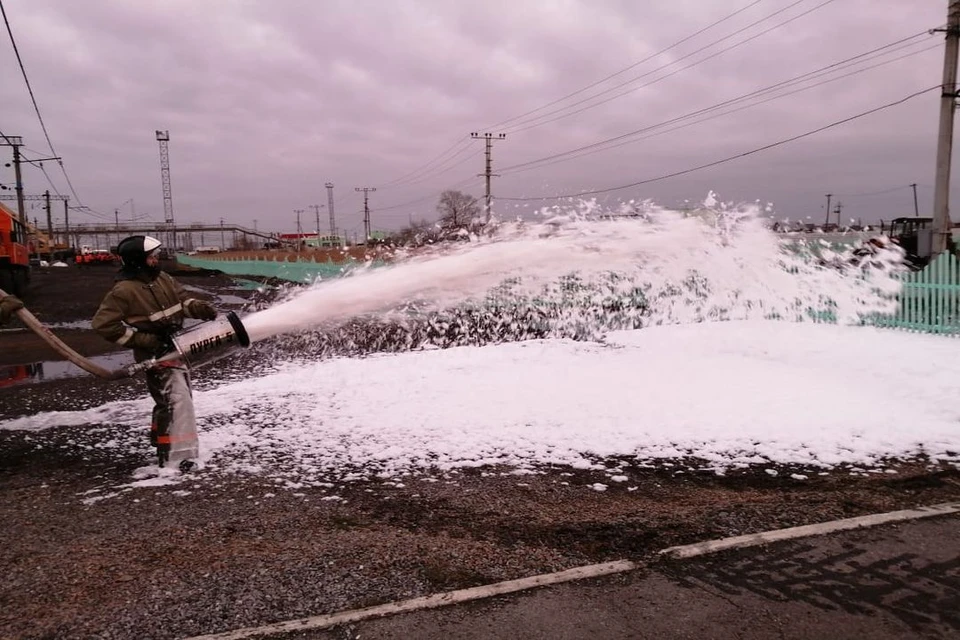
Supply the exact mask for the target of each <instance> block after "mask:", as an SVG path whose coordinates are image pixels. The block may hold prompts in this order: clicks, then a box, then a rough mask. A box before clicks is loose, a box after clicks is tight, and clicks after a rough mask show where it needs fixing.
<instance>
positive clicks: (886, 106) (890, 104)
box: [499, 84, 941, 202]
mask: <svg viewBox="0 0 960 640" xmlns="http://www.w3.org/2000/svg"><path fill="white" fill-rule="evenodd" d="M940 88H941V85H939V84H937V85H934V86H932V87H928V88H926V89H923V90H921V91H917V92H915V93H911V94H910V95H908V96H905V97H903V98H900V99H899V100H895V101H893V102H888V103H887V104H884V105H881V106H879V107H874V108H873V109H870V110H868V111H863V112H861V113H858V114H856V115H853V116H850V117H848V118H844V119H843V120H837V121H836V122H831V123H830V124H827V125H824V126H822V127H819V128H817V129H813V130H811V131H807V132H806V133H801V134H799V135H795V136H792V137H790V138H784V139H783V140H779V141H777V142H773V143H771V144H768V145H764V146H762V147H757V148H756V149H751V150H750V151H744V152H743V153H738V154H736V155H732V156H728V157H726V158H723V159H721V160H715V161H713V162H708V163H706V164H702V165H699V166H696V167H691V168H690V169H684V170H682V171H674V172H673V173H668V174H664V175H662V176H657V177H656V178H648V179H646V180H638V181H636V182H631V183H630V184H624V185H620V186H617V187H610V188H608V189H593V190H591V191H581V192H579V193H571V194H565V195H556V196H541V197H536V198H508V197H500V198H499V199H500V200H512V201H518V202H526V201H532V200H560V199H562V198H577V197H581V196H588V195H595V194H598V193H609V192H611V191H619V190H621V189H628V188H630V187H638V186H640V185H644V184H650V183H651V182H658V181H660V180H666V179H667V178H675V177H677V176H682V175H686V174H688V173H693V172H695V171H700V170H702V169H707V168H710V167H715V166H717V165H721V164H724V163H726V162H730V161H732V160H737V159H739V158H745V157H746V156H750V155H753V154H755V153H760V152H761V151H767V150H769V149H773V148H774V147H779V146H781V145H784V144H787V143H790V142H795V141H796V140H800V139H802V138H807V137H809V136H812V135H814V134H817V133H820V132H821V131H826V130H827V129H832V128H833V127H837V126H839V125H842V124H846V123H848V122H852V121H853V120H857V119H859V118H863V117H865V116H868V115H871V114H874V113H877V112H878V111H883V110H884V109H889V108H890V107H895V106H897V105H900V104H903V103H904V102H907V101H908V100H911V99H913V98H916V97H917V96H920V95H923V94H925V93H929V92H930V91H933V90H934V89H940Z"/></svg>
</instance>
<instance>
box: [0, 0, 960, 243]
mask: <svg viewBox="0 0 960 640" xmlns="http://www.w3.org/2000/svg"><path fill="white" fill-rule="evenodd" d="M824 1H825V0H799V1H798V0H759V1H756V2H754V0H646V1H644V2H638V1H636V0H513V1H510V2H508V1H506V0H490V1H487V2H467V1H466V0H417V1H415V0H392V1H387V0H382V1H381V0H343V1H336V0H324V1H317V0H269V1H268V0H205V1H203V2H198V1H196V0H157V1H156V2H149V3H147V2H139V1H136V0H85V1H84V2H77V1H75V0H3V7H4V9H5V10H6V14H7V18H8V19H9V21H10V26H11V28H12V30H13V34H14V37H15V38H16V41H17V44H18V46H19V49H20V55H21V57H22V59H23V63H24V65H25V67H26V71H27V74H28V77H29V79H30V82H31V84H32V87H33V90H34V93H35V96H36V99H37V102H38V104H39V107H40V111H41V114H42V115H43V117H44V121H45V123H46V125H47V130H48V132H49V134H50V137H51V140H52V141H53V145H54V147H55V149H56V152H57V153H58V154H59V155H61V156H62V157H63V158H64V163H65V167H66V170H67V173H68V175H69V176H70V179H71V181H72V183H73V186H74V187H75V189H76V192H77V193H78V194H79V196H80V198H81V200H82V203H83V204H85V205H88V206H89V207H92V208H93V209H96V210H98V211H100V212H103V213H105V214H108V215H107V217H108V218H109V220H110V221H111V222H112V220H113V211H114V209H115V208H116V209H119V210H120V217H121V220H128V219H130V217H131V216H132V215H136V216H138V217H139V216H149V217H152V218H154V219H157V220H162V218H163V200H162V191H161V182H160V169H159V152H158V147H157V142H156V139H155V133H154V132H155V130H156V129H165V130H169V132H170V138H171V142H170V161H171V175H172V186H173V205H174V215H175V218H176V220H177V222H179V223H190V222H207V223H219V221H220V218H224V220H225V221H226V222H227V223H236V224H243V225H249V226H253V225H254V220H256V221H257V222H256V224H257V226H258V228H259V229H260V230H273V231H291V230H293V229H294V227H295V222H294V221H295V217H296V214H295V213H294V210H295V209H304V210H305V211H304V213H303V214H302V220H303V222H302V224H303V227H304V230H305V231H312V230H313V229H314V227H315V225H316V222H315V220H316V216H315V214H314V212H313V210H312V209H310V205H314V204H321V205H326V202H327V195H326V190H325V188H324V183H325V182H328V181H329V182H333V183H334V184H335V191H334V195H335V197H336V206H335V213H336V216H337V225H338V227H339V228H341V229H343V230H346V231H347V232H348V233H350V234H353V233H355V232H358V231H361V230H362V197H360V195H359V194H357V193H356V192H355V191H354V189H355V188H356V187H361V186H368V187H377V191H376V192H375V193H372V194H370V204H371V209H372V219H373V227H374V228H375V229H396V228H399V227H401V226H404V225H405V224H407V223H408V221H409V220H410V219H411V218H412V219H434V218H435V217H436V212H435V207H436V202H437V198H438V196H439V193H440V192H441V191H442V190H444V189H448V188H456V189H461V190H464V191H466V192H468V193H472V194H474V195H476V196H478V197H481V198H482V196H483V184H482V179H481V178H477V177H476V175H477V174H479V173H481V172H482V171H483V168H484V167H483V163H484V158H483V146H484V145H483V142H482V141H480V140H472V139H470V137H469V134H470V133H471V132H473V131H477V132H486V131H490V132H494V133H500V132H504V133H506V134H507V137H506V138H505V139H504V140H498V141H497V142H496V143H495V144H494V149H493V161H494V170H495V171H497V170H498V169H502V170H503V171H502V173H503V176H502V177H499V178H494V187H493V192H494V195H495V196H500V197H503V198H506V197H539V196H552V195H558V194H571V193H578V192H580V191H582V190H594V189H607V188H610V187H616V186H618V185H623V184H629V183H633V182H638V181H642V180H647V179H650V178H655V177H657V176H661V175H664V174H669V173H673V172H677V171H682V170H685V169H689V168H691V167H696V166H699V165H702V164H706V163H710V162H713V161H715V160H719V159H722V158H725V157H727V156H731V155H736V154H739V153H742V152H745V151H749V150H751V149H754V148H757V147H761V146H764V145H766V144H769V143H772V142H776V141H778V140H781V139H784V138H789V137H792V136H795V135H798V134H802V133H804V132H807V131H810V130H813V129H816V128H819V127H821V126H824V125H827V124H829V123H831V122H834V121H837V120H841V119H844V118H847V117H850V116H854V115H856V114H859V113H862V112H864V111H867V110H869V109H872V108H875V107H878V106H881V105H884V104H887V103H890V102H893V101H895V100H898V99H900V98H903V97H905V96H907V95H909V94H912V93H914V92H917V91H920V90H923V89H927V88H930V87H933V86H934V85H936V84H938V83H939V82H940V81H941V80H940V79H941V73H942V64H943V34H942V33H940V34H936V35H922V36H918V37H917V38H916V39H914V40H910V41H907V42H905V43H904V44H903V45H901V46H902V47H905V48H900V49H895V48H891V49H885V50H883V51H881V52H879V53H877V54H874V55H876V56H879V57H873V58H871V59H869V60H866V61H864V62H863V63H862V64H859V65H858V66H852V67H835V69H837V72H836V73H834V74H833V75H822V76H817V77H816V78H815V79H813V80H812V81H810V82H808V83H807V84H804V85H790V86H788V87H784V88H783V89H782V90H781V91H780V93H766V94H763V95H762V96H761V98H768V97H774V96H777V95H780V94H782V93H783V92H785V91H788V90H790V91H792V90H796V89H800V88H803V87H807V86H810V85H811V84H813V83H815V82H822V81H824V80H829V79H831V78H836V77H837V76H839V75H841V74H844V73H851V72H853V71H857V70H859V69H863V68H865V67H866V66H870V65H875V64H879V63H884V62H888V61H891V60H893V59H894V58H897V57H901V56H907V57H903V58H902V59H900V60H895V61H893V62H890V63H889V64H884V65H883V66H879V67H877V68H874V69H871V70H867V71H864V72H862V73H856V74H855V75H850V76H848V77H845V78H842V79H839V80H836V81H834V82H828V83H825V84H822V85H820V86H817V87H814V88H811V89H809V90H806V91H799V92H797V93H795V94H793V95H790V96H789V97H784V98H780V99H774V100H770V101H768V102H766V103H764V104H760V105H758V106H753V107H750V108H746V109H742V110H740V111H737V112H735V113H730V114H728V115H722V116H720V117H716V118H713V119H710V120H709V121H706V122H702V123H700V124H692V125H691V126H686V127H683V128H680V129H677V130H675V131H666V132H665V131H664V130H663V129H655V130H650V131H648V132H647V133H646V134H645V135H647V136H649V135H650V134H651V133H658V132H659V133H660V135H657V136H655V137H647V138H646V139H642V140H637V139H635V138H634V139H629V138H628V139H624V140H621V142H624V141H630V142H629V143H628V144H623V145H622V146H619V147H617V148H615V149H607V150H603V151H600V152H597V153H593V154H590V155H586V156H584V157H580V158H574V159H566V160H565V161H563V162H556V163H553V164H548V165H546V166H540V167H536V168H532V169H529V168H527V170H519V169H513V170H510V169H509V168H510V167H512V166H514V165H518V164H521V163H525V162H529V161H532V160H537V159H541V158H545V157H548V156H551V155H553V154H557V153H562V152H565V151H570V150H572V149H576V148H579V147H583V146H585V145H590V144H593V143H596V142H600V141H603V140H606V139H609V138H614V137H616V136H621V135H623V134H627V133H630V132H633V131H637V130H641V129H644V128H647V127H650V126H652V125H658V124H661V123H664V122H665V121H670V120H672V119H674V118H677V117H679V116H683V115H685V114H688V113H690V112H695V111H697V110H700V109H704V108H707V107H711V106H713V105H715V104H717V103H721V102H724V101H726V100H730V99H733V98H737V97H739V96H742V95H744V94H748V93H750V92H753V91H756V90H759V89H764V88H766V87H769V86H770V85H774V84H777V83H780V82H782V81H785V80H789V79H791V78H794V77H795V76H798V75H801V74H804V73H807V72H811V71H815V70H817V69H820V68H822V67H825V66H827V65H830V64H833V63H835V62H840V61H842V60H845V59H847V58H850V57H852V56H856V55H859V54H862V53H865V52H867V51H869V50H871V49H875V48H877V47H882V46H884V45H888V44H890V43H892V42H894V41H896V40H899V39H902V38H907V37H909V36H913V35H917V34H921V33H922V32H924V31H925V30H927V29H931V28H934V27H938V26H941V25H942V24H944V23H945V18H946V5H947V0H909V1H908V0H832V1H829V0H827V2H826V4H824ZM791 5H794V6H791ZM819 5H823V6H819ZM818 6H819V8H817V7H818ZM739 9H744V10H743V11H741V12H740V13H738V14H736V15H734V16H733V17H729V18H728V19H726V20H725V21H723V22H721V23H720V24H718V25H716V26H713V27H712V28H709V29H707V30H705V31H703V33H700V34H699V35H696V36H694V37H691V38H689V39H688V40H687V41H686V42H683V43H682V44H680V45H678V46H676V47H674V48H671V49H669V50H668V51H666V52H665V53H662V54H660V55H657V56H656V57H653V58H652V59H649V60H647V61H646V62H642V61H644V60H645V59H647V58H650V56H652V55H653V54H656V53H658V52H660V51H661V50H663V49H665V48H667V47H670V46H671V45H673V44H674V43H676V42H678V41H680V40H682V39H684V38H687V37H688V36H691V35H693V34H695V33H696V32H698V31H700V30H701V29H704V28H705V27H708V26H709V25H711V24H712V23H714V22H716V21H718V20H721V19H723V18H725V17H728V16H730V15H731V14H733V13H734V12H736V11H737V10H739ZM811 10H812V11H811ZM808 11H809V13H807V14H806V15H801V14H804V13H805V12H808ZM777 12H779V13H777ZM772 14H775V15H772ZM796 16H799V17H796ZM794 17H796V19H794V20H792V21H789V22H786V23H785V24H782V26H777V25H778V24H780V23H784V22H785V21H788V20H790V19H791V18H794ZM758 21H759V22H758ZM754 22H757V24H756V25H755V26H752V27H750V26H749V25H751V23H754ZM771 28H772V29H771ZM741 29H744V30H743V31H741V32H740V33H739V34H737V35H731V34H734V32H737V31H738V30H741ZM767 29H771V30H770V31H769V32H768V33H765V34H762V35H758V34H760V33H761V32H762V31H764V30H767ZM727 36H730V37H727ZM753 36H757V37H755V38H754V39H752V40H750V41H748V42H745V43H743V44H741V45H739V46H736V47H735V48H732V49H730V50H729V51H725V52H723V53H720V54H719V55H716V54H717V53H718V52H720V51H721V50H722V49H724V48H728V47H731V46H732V45H736V44H737V43H738V42H742V41H744V40H745V39H747V38H751V37H753ZM724 38H726V39H724ZM721 39H722V41H720V42H717V41H718V40H721ZM0 40H2V42H0V65H2V67H0V68H2V69H3V74H2V77H3V78H4V82H3V83H0V100H2V104H3V105H4V108H3V111H2V113H0V131H2V132H3V133H5V134H7V135H20V136H23V138H24V143H25V145H26V149H27V150H25V151H24V153H25V155H27V156H28V157H41V156H43V155H51V154H50V149H49V148H48V147H47V143H46V140H45V139H44V135H43V132H42V130H41V128H40V125H39V122H38V119H37V116H36V114H35V112H34V109H33V106H32V104H31V102H30V97H29V94H28V92H27V88H26V86H25V84H24V82H23V79H22V77H21V76H20V71H19V67H18V65H17V61H16V57H15V56H14V53H13V48H12V47H11V45H10V42H9V39H8V38H6V36H5V35H4V36H3V37H2V38H0ZM713 43H716V44H713ZM701 48H704V49H703V51H701V52H699V53H695V52H696V51H697V50H698V49H701ZM909 54H915V55H909ZM708 56H713V57H711V58H709V59H706V58H707V57H708ZM699 61H702V62H699ZM698 62H699V63H698ZM637 63H641V64H637ZM693 63H698V64H695V66H691V67H690V68H687V69H684V67H686V66H688V65H691V64H693ZM631 65H635V66H632V68H629V67H631ZM628 68H629V69H628ZM624 69H627V70H626V71H625V72H624V73H620V74H619V75H616V76H614V77H612V78H610V79H608V80H606V81H604V82H601V83H600V84H596V85H595V86H593V87H592V88H589V89H586V90H585V91H582V92H580V93H577V94H576V95H573V96H572V97H569V98H567V99H565V100H561V101H560V102H556V103H555V104H552V105H551V104H550V103H553V102H554V101H556V100H558V99H561V98H564V96H567V95H569V94H572V93H574V92H576V91H580V90H582V89H584V88H585V87H588V86H590V85H593V84H594V83H597V82H598V81H602V80H603V79H604V78H607V77H608V76H611V75H612V74H615V73H617V72H618V71H622V70H624ZM673 72H676V73H673ZM670 73H673V75H670V76H669V77H665V76H667V74H670ZM638 78H639V79H638ZM659 78H662V79H659ZM631 81H632V82H631ZM628 82H629V84H624V86H622V87H620V88H619V89H614V90H612V91H608V90H610V89H611V88H612V87H614V86H616V85H618V84H623V83H628ZM642 85H647V86H642ZM631 89H633V90H632V91H630V92H629V93H625V92H626V91H628V90H631ZM603 91H607V92H606V93H603V94H602V95H600V96H599V97H596V98H593V97H592V96H595V95H597V94H598V93H600V92H603ZM621 93H623V94H624V95H620V96H619V97H615V96H618V94H621ZM609 98H614V99H609ZM604 99H609V100H608V101H607V102H605V103H603V104H599V105H598V106H592V105H595V104H597V103H598V102H599V101H600V100H604ZM584 100H586V101H584ZM578 101H584V102H581V103H580V104H578V105H575V106H571V105H573V103H576V102H578ZM755 101H756V100H755ZM744 104H749V103H736V104H734V105H731V106H732V107H737V106H743V105H744ZM547 105H549V106H547ZM564 107H568V108H567V109H564V110H560V109H563V108H564ZM584 107H591V108H586V109H584ZM538 108H541V109H540V110H539V111H534V112H533V113H529V112H531V111H533V110H535V109H538ZM938 109H939V96H938V92H937V91H931V92H928V93H926V94H923V95H921V96H919V97H916V98H913V99H911V100H909V101H908V102H906V103H904V104H901V105H899V106H895V107H891V108H889V109H885V110H883V111H880V112H878V113H875V114H873V115H870V116H866V117H862V118H859V119H857V120H855V121H852V122H849V123H847V124H844V125H842V126H838V127H835V128H832V129H829V130H827V131H824V132H822V133H819V134H817V135H814V136H811V137H808V138H805V139H802V140H798V141H796V142H792V143H790V144H786V145H783V146H780V147H777V148H775V149H772V150H769V151H765V152H762V153H757V154H754V155H751V156H749V157H747V158H742V159H738V160H734V161H732V162H728V163H726V164H723V165H720V166H716V167H712V168H708V169H704V170H702V171H697V172H693V173H690V174H687V175H683V176H679V177H675V178H670V179H666V180H662V181H658V182H652V183H648V184H645V185H641V186H638V187H634V188H630V189H624V190H619V191H612V192H609V193H606V194H601V195H599V196H597V197H598V198H601V199H603V200H604V201H605V202H608V203H609V202H616V201H619V200H628V199H631V198H653V199H654V200H656V201H658V202H660V203H662V204H664V205H668V206H674V205H678V204H680V203H682V202H683V201H684V200H685V199H690V200H702V199H703V198H704V197H705V196H706V194H707V192H708V190H711V189H712V190H714V191H716V192H717V193H718V194H719V196H720V197H721V198H722V199H724V200H735V201H739V200H750V201H752V200H760V201H762V202H764V203H766V202H772V203H773V204H774V207H775V209H776V212H777V213H778V214H779V215H780V216H789V217H791V218H794V219H796V218H805V217H806V216H812V218H811V219H812V220H816V221H819V220H822V219H823V216H824V207H825V203H826V198H825V194H826V193H834V194H837V195H836V196H834V198H833V203H834V204H835V203H836V202H837V200H838V199H839V200H840V201H842V202H843V204H844V209H843V217H844V219H845V220H846V219H849V218H859V217H862V218H863V219H864V220H865V221H866V220H875V219H878V218H887V219H889V218H891V217H894V216H896V215H912V214H913V195H912V190H911V189H910V188H909V187H908V186H907V185H909V184H911V183H917V184H918V185H919V186H918V195H919V202H920V211H921V215H924V214H928V213H929V211H930V210H931V208H932V199H933V188H932V185H933V181H934V159H935V151H936V126H937V119H938ZM558 110H559V111H558ZM576 110H580V112H579V113H576V114H572V115H569V114H571V113H572V112H573V111H576ZM525 114H527V115H525ZM716 114H717V112H715V111H711V112H708V113H707V114H705V116H701V117H707V116H713V115H716ZM565 115H566V116H567V117H561V116H565ZM538 116H539V119H534V118H536V117H538ZM550 120H552V121H550ZM548 121H549V122H548ZM690 122H691V121H690V120H683V121H679V122H677V123H674V124H672V125H670V126H671V127H678V126H680V125H685V124H690ZM531 125H535V126H531ZM448 151H449V153H447V154H446V155H442V154H444V152H448ZM431 163H432V164H431ZM46 168H47V173H48V174H49V175H50V177H51V178H52V180H53V181H54V182H55V183H56V185H57V188H58V189H59V190H60V191H61V192H62V193H65V194H67V193H69V188H68V187H67V185H66V183H65V181H64V178H63V174H62V173H61V172H60V170H59V168H57V167H55V165H53V164H51V163H47V165H46ZM523 168H525V167H522V168H520V169H523ZM411 174H412V175H411ZM0 182H2V183H3V184H5V185H7V186H12V184H13V172H12V169H10V168H6V167H3V168H2V173H0ZM957 182H958V181H957V180H954V183H957ZM24 183H25V190H26V192H27V193H41V192H42V191H43V190H44V189H46V188H49V185H48V183H47V181H46V179H45V178H44V176H43V174H42V173H40V171H38V170H36V169H34V168H31V167H29V166H28V167H26V168H25V169H24ZM897 187H901V188H900V189H896V188H897ZM888 189H894V190H893V191H891V192H889V193H885V194H879V195H856V194H865V193H868V194H869V193H873V192H876V191H883V190H888ZM4 193H5V194H10V193H12V191H5V192H4ZM958 195H960V190H955V191H954V198H953V201H954V203H955V206H954V209H956V208H957V207H960V202H958V201H957V200H956V198H957V196H958ZM411 202H412V204H407V203H411ZM540 204H542V203H538V202H518V201H507V200H499V201H497V202H496V203H495V208H496V210H497V211H498V212H499V213H502V214H507V215H512V214H513V213H516V212H520V211H523V210H529V209H530V208H531V207H536V206H539V205H540ZM524 208H525V209H524ZM59 211H60V210H59V209H57V212H58V213H59ZM32 215H34V214H33V213H31V216H32ZM74 216H75V217H74V221H76V222H98V221H99V220H100V219H99V218H97V217H94V216H93V215H92V214H84V213H81V212H77V213H75V214H74ZM956 217H957V215H954V218H956ZM58 218H59V216H58ZM321 218H322V220H321V226H322V228H323V230H327V229H328V227H329V222H328V220H329V216H328V213H327V211H326V209H325V208H324V209H321Z"/></svg>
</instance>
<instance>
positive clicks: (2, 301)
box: [0, 296, 23, 324]
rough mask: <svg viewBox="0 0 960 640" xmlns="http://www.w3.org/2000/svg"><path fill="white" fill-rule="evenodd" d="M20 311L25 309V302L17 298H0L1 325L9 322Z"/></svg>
mask: <svg viewBox="0 0 960 640" xmlns="http://www.w3.org/2000/svg"><path fill="white" fill-rule="evenodd" d="M18 309H23V302H22V301H21V300H20V298H17V297H16V296H4V297H2V298H0V324H3V323H4V322H8V321H9V320H10V318H11V317H12V316H13V314H14V312H15V311H17V310H18Z"/></svg>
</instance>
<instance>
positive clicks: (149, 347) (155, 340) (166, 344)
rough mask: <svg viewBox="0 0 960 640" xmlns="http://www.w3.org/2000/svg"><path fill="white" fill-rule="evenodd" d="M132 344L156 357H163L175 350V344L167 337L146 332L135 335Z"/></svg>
mask: <svg viewBox="0 0 960 640" xmlns="http://www.w3.org/2000/svg"><path fill="white" fill-rule="evenodd" d="M131 342H132V343H133V346H134V347H136V348H137V349H142V350H144V351H149V352H150V353H152V354H153V355H154V356H162V355H163V354H165V353H167V352H168V351H170V350H171V349H173V344H172V343H171V342H170V340H169V339H168V338H167V337H165V336H160V335H157V334H155V333H147V332H146V331H138V332H137V333H135V334H134V335H133V339H131Z"/></svg>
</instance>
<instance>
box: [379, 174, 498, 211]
mask: <svg viewBox="0 0 960 640" xmlns="http://www.w3.org/2000/svg"><path fill="white" fill-rule="evenodd" d="M482 183H483V180H480V179H479V178H478V177H477V176H470V177H469V178H465V179H463V180H461V181H460V182H457V183H455V184H452V185H450V186H449V187H447V188H448V189H456V188H457V187H463V186H473V185H480V184H482ZM437 195H438V194H437V192H431V193H430V194H429V195H426V196H423V197H422V198H417V199H416V200H410V201H409V202H401V203H400V204H394V205H390V206H388V207H377V212H378V213H381V212H384V211H390V210H392V209H400V208H402V207H409V206H411V205H414V204H420V203H421V202H426V201H427V200H430V199H431V198H436V197H437Z"/></svg>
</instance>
